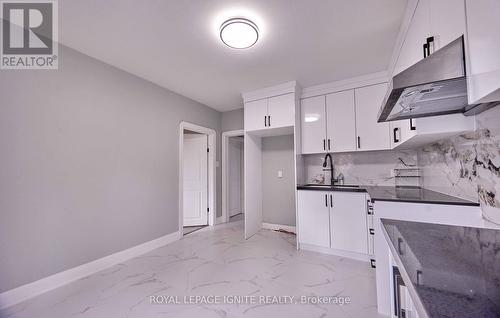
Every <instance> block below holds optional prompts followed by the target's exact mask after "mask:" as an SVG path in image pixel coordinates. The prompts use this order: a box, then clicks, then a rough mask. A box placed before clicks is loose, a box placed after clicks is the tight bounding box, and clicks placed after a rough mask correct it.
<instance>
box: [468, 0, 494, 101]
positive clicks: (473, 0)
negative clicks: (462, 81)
mask: <svg viewBox="0 0 500 318" xmlns="http://www.w3.org/2000/svg"><path fill="white" fill-rule="evenodd" d="M465 3H466V12H467V34H466V43H467V45H466V62H467V63H466V66H467V75H468V76H467V81H468V93H469V104H475V103H478V102H493V101H498V100H500V31H499V30H500V1H499V0H466V1H465Z"/></svg>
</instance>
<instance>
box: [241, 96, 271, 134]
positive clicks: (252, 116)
mask: <svg viewBox="0 0 500 318" xmlns="http://www.w3.org/2000/svg"><path fill="white" fill-rule="evenodd" d="M267 116H268V114H267V98H265V99H261V100H256V101H251V102H247V103H245V130H247V131H253V130H261V129H265V128H267Z"/></svg>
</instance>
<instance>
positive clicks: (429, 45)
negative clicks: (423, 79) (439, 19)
mask: <svg viewBox="0 0 500 318" xmlns="http://www.w3.org/2000/svg"><path fill="white" fill-rule="evenodd" d="M431 48H432V50H431ZM431 53H434V37H433V36H430V37H428V38H427V39H426V40H425V43H424V59H425V58H426V57H428V56H429V55H431Z"/></svg>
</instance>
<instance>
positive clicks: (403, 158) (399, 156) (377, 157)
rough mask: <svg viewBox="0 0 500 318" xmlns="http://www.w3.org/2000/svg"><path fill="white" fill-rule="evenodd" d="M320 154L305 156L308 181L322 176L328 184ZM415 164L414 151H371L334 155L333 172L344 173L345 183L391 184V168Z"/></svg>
mask: <svg viewBox="0 0 500 318" xmlns="http://www.w3.org/2000/svg"><path fill="white" fill-rule="evenodd" d="M324 157H325V156H324V155H323V154H316V155H304V164H305V167H306V175H307V182H308V183H317V182H315V181H316V180H318V179H321V178H323V176H324V179H325V183H330V181H329V178H330V172H325V171H323V159H324ZM416 164H417V153H416V151H413V150H409V151H373V152H353V153H341V154H333V166H334V169H335V170H334V174H335V177H337V176H338V175H339V174H340V173H342V174H343V175H344V178H345V179H344V180H345V184H358V185H378V186H394V185H395V178H394V176H393V170H394V169H403V168H412V167H415V165H416Z"/></svg>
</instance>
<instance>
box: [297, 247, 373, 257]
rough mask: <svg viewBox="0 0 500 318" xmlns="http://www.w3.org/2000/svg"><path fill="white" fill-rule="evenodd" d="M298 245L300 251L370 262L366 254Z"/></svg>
mask: <svg viewBox="0 0 500 318" xmlns="http://www.w3.org/2000/svg"><path fill="white" fill-rule="evenodd" d="M299 245H300V246H299V248H300V249H301V250H304V251H312V252H318V253H323V254H329V255H335V256H340V257H346V258H351V259H355V260H358V261H362V262H369V261H370V255H368V254H361V253H356V252H350V251H344V250H338V249H335V248H329V247H322V246H315V245H309V244H304V243H300V244H299Z"/></svg>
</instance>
